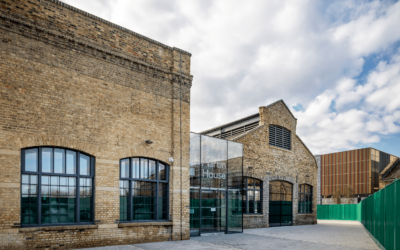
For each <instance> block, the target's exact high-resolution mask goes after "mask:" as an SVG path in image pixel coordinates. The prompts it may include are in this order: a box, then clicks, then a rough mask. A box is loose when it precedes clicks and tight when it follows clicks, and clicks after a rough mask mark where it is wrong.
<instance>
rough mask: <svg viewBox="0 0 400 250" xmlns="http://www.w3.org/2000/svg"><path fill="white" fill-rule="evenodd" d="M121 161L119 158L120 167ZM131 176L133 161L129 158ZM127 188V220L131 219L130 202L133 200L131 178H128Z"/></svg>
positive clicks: (131, 206)
mask: <svg viewBox="0 0 400 250" xmlns="http://www.w3.org/2000/svg"><path fill="white" fill-rule="evenodd" d="M121 161H122V160H120V164H119V165H120V167H121ZM132 176H133V161H132V158H129V177H130V178H132ZM139 177H140V158H139ZM128 188H129V190H128V200H127V203H128V204H127V205H128V206H127V210H128V211H127V217H126V219H127V220H128V221H132V220H133V204H132V202H133V199H132V195H133V191H132V189H133V181H132V180H128Z"/></svg>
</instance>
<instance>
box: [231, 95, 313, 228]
mask: <svg viewBox="0 0 400 250" xmlns="http://www.w3.org/2000/svg"><path fill="white" fill-rule="evenodd" d="M259 112H260V126H259V127H258V128H257V129H255V130H253V131H251V132H249V133H246V134H244V135H243V136H240V137H239V138H237V139H235V141H237V142H240V143H243V144H244V148H243V175H244V176H248V177H253V178H256V179H260V180H262V181H263V214H262V215H244V228H258V227H268V226H269V223H268V215H269V209H268V207H269V205H268V203H269V182H270V181H274V180H283V181H287V182H290V183H291V184H293V224H294V225H303V224H315V223H316V220H317V216H316V211H317V177H318V168H317V163H316V161H315V158H314V156H313V155H312V154H311V152H310V151H309V150H308V149H307V148H306V146H305V145H304V144H303V143H302V141H301V140H300V139H299V138H298V137H297V135H296V119H295V118H294V117H293V116H292V115H291V113H290V112H289V110H288V109H287V108H286V106H285V104H284V103H283V102H281V101H280V102H277V103H275V104H273V105H271V106H267V107H260V111H259ZM269 125H279V126H282V127H284V128H286V129H288V130H290V131H291V150H286V149H282V148H278V147H274V146H270V145H269V134H268V133H269V130H268V129H269V127H268V126H269ZM249 166H251V169H249ZM306 176H309V177H306ZM301 184H309V185H311V186H313V213H312V214H298V213H297V211H298V187H299V185H301Z"/></svg>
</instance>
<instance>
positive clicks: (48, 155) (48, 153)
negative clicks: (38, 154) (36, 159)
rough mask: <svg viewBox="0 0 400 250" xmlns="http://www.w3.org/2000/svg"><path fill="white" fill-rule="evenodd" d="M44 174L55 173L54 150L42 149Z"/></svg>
mask: <svg viewBox="0 0 400 250" xmlns="http://www.w3.org/2000/svg"><path fill="white" fill-rule="evenodd" d="M42 172H45V173H52V172H53V149H52V148H42Z"/></svg>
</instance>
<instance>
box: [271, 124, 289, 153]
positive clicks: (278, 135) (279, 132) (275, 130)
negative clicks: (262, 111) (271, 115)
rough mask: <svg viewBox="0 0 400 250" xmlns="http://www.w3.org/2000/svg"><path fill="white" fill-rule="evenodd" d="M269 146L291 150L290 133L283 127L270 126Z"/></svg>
mask: <svg viewBox="0 0 400 250" xmlns="http://www.w3.org/2000/svg"><path fill="white" fill-rule="evenodd" d="M269 145H271V146H275V147H279V148H284V149H288V150H290V131H289V130H287V129H286V128H283V127H279V126H275V125H269Z"/></svg>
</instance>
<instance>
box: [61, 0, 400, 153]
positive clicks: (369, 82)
mask: <svg viewBox="0 0 400 250" xmlns="http://www.w3.org/2000/svg"><path fill="white" fill-rule="evenodd" d="M65 2H67V3H69V4H72V5H74V6H76V7H78V8H82V9H83V10H86V11H88V12H90V13H93V14H96V15H99V16H101V17H103V18H105V19H108V20H110V21H112V22H114V23H117V24H119V25H121V26H124V27H126V28H129V29H131V30H134V31H135V32H138V33H140V34H142V35H145V36H148V37H151V38H152V39H155V40H157V41H160V42H162V43H165V44H168V45H170V46H175V47H178V48H181V49H184V50H187V51H189V52H191V53H192V74H193V75H194V81H193V87H192V102H191V130H192V131H201V130H204V129H208V128H210V127H213V126H217V125H220V124H222V123H225V122H229V121H231V120H234V119H238V118H241V117H243V116H245V115H250V114H253V113H256V112H258V107H259V106H262V105H268V104H269V103H271V102H273V101H276V100H278V99H284V100H285V102H286V103H296V104H300V105H301V106H303V107H304V108H305V110H301V111H299V112H295V113H296V116H297V118H298V124H299V126H298V134H299V135H300V136H302V138H303V139H304V141H305V142H306V144H307V145H308V146H309V147H310V148H311V150H312V151H313V152H316V153H317V152H329V151H330V150H338V149H344V148H352V147H356V146H357V144H359V143H373V142H378V141H379V140H380V139H381V135H382V134H385V135H390V134H391V133H398V132H396V131H399V130H398V124H399V122H400V113H399V105H400V98H395V97H394V95H395V93H399V92H400V84H399V77H400V75H399V69H400V60H399V58H400V55H397V57H396V56H393V59H392V60H391V61H388V60H386V59H385V60H384V58H389V59H390V58H391V57H392V54H393V48H394V44H395V43H397V42H398V41H399V40H400V32H399V27H400V2H392V1H378V0H376V1H359V0H337V1H310V0H296V1H290V0H271V1H259V0H248V1H239V0H230V1H223V0H214V1H211V0H191V1H187V0H171V1H163V0H135V1H131V0H108V1H107V0H101V1H99V0H85V1H78V0H65ZM369 56H375V58H378V60H381V61H382V62H381V63H379V65H378V66H377V67H376V68H375V69H373V70H372V72H370V73H369V74H368V76H367V77H362V78H357V77H358V76H359V74H360V73H361V72H362V71H363V67H364V65H365V63H366V57H369ZM332 107H334V109H331V108H332Z"/></svg>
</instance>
